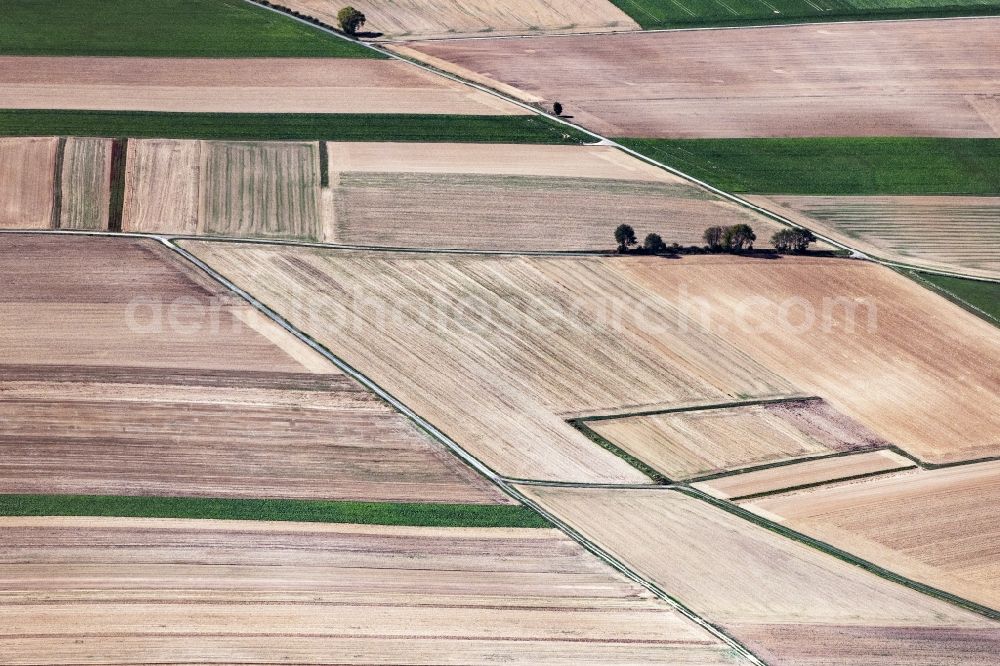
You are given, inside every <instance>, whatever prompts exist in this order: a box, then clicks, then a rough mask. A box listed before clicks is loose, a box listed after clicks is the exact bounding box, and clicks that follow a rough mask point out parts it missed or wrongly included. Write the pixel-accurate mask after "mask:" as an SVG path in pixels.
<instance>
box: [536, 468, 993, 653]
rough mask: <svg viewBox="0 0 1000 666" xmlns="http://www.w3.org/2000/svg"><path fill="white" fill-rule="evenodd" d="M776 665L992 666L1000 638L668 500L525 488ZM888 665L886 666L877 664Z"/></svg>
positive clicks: (722, 516)
mask: <svg viewBox="0 0 1000 666" xmlns="http://www.w3.org/2000/svg"><path fill="white" fill-rule="evenodd" d="M522 490H523V491H525V492H526V493H527V494H528V495H529V496H532V497H534V498H536V499H537V500H539V501H540V502H541V503H542V505H544V506H545V507H546V508H547V509H549V510H551V511H553V512H554V513H555V514H556V515H557V516H559V517H560V518H562V519H564V520H566V521H567V522H568V523H569V524H570V525H572V526H573V527H574V528H576V529H578V530H580V531H581V532H582V533H583V534H584V535H585V536H586V537H588V538H590V539H592V540H594V541H596V542H597V543H599V544H600V545H601V546H603V547H604V548H605V549H607V550H608V551H609V552H611V554H613V555H615V556H616V557H618V558H619V559H621V560H622V561H624V562H625V563H627V564H628V565H630V566H631V567H632V568H633V569H634V570H636V571H638V572H639V573H641V574H643V575H645V576H647V577H649V578H651V579H652V580H654V581H656V583H657V584H659V585H660V586H662V587H663V589H665V590H668V591H669V592H670V594H672V595H673V596H674V597H675V598H677V599H678V600H679V601H680V602H682V603H684V604H685V605H687V606H688V607H689V608H691V609H692V610H694V611H695V612H697V613H699V614H700V615H701V616H702V617H704V618H705V619H706V620H708V621H710V622H714V623H716V624H719V625H721V626H722V627H723V628H724V629H726V630H727V631H729V632H730V633H731V634H732V635H733V636H735V638H736V639H737V640H741V641H743V642H744V644H746V645H747V646H748V647H749V648H750V649H751V650H753V651H755V652H756V653H757V654H763V655H768V656H769V657H771V658H770V659H769V660H768V663H772V662H773V663H782V664H797V663H801V662H799V661H798V660H797V658H798V657H799V656H800V655H801V656H808V657H809V660H807V661H805V663H810V664H813V663H814V664H830V665H831V666H833V665H834V664H851V665H857V666H867V665H868V664H871V663H873V661H872V655H871V654H870V653H869V652H868V650H869V649H871V648H872V645H873V643H874V644H876V649H877V653H878V654H880V655H891V658H892V659H891V661H885V662H875V663H886V664H889V663H891V664H894V665H895V664H904V665H909V664H912V665H914V666H916V665H920V666H929V665H930V664H945V663H948V664H950V663H956V664H958V663H961V664H977V665H981V666H986V665H987V664H991V663H993V662H994V661H995V656H996V654H997V651H998V650H1000V627H998V626H997V625H996V623H994V622H992V621H990V620H987V619H986V618H984V617H981V616H978V615H974V614H972V613H970V612H968V611H964V610H961V609H959V608H958V607H956V606H952V605H950V604H947V603H945V602H943V601H938V600H937V599H934V598H932V597H930V596H926V595H924V594H921V593H919V592H916V591H914V590H910V589H907V588H905V587H903V586H901V585H897V584H895V583H891V582H889V581H887V580H884V579H882V578H879V577H877V576H875V575H874V574H871V573H868V572H867V571H865V570H863V569H861V568H860V567H856V566H853V565H851V564H848V563H846V562H843V561H841V560H838V559H835V558H833V557H831V556H829V555H826V554H824V553H821V552H819V551H818V550H815V549H812V548H810V547H808V546H805V545H803V544H801V543H798V542H796V541H792V540H791V539H787V538H785V537H782V536H780V535H778V534H775V533H773V532H771V531H769V530H767V529H764V528H762V527H759V526H757V525H754V524H753V523H751V522H749V521H746V520H743V519H741V518H738V517H736V516H734V515H732V514H730V513H727V512H725V511H722V510H721V509H717V508H715V507H713V506H711V505H709V504H708V503H707V502H703V501H701V500H697V499H694V498H691V497H687V496H685V495H683V494H681V493H679V492H676V491H672V490H621V489H617V490H612V489H593V488H589V489H581V488H542V487H537V486H536V487H523V488H522ZM877 658H878V659H881V658H882V657H877Z"/></svg>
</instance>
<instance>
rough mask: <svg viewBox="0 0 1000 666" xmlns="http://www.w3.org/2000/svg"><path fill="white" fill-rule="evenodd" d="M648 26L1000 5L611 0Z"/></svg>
mask: <svg viewBox="0 0 1000 666" xmlns="http://www.w3.org/2000/svg"><path fill="white" fill-rule="evenodd" d="M610 1H611V2H613V3H614V4H615V5H617V6H619V7H621V8H622V10H624V11H625V12H627V13H628V14H629V15H630V16H632V17H633V18H635V20H636V21H637V22H638V23H639V24H640V25H642V27H643V28H645V29H647V30H649V29H657V28H676V27H679V26H684V27H687V26H699V25H744V24H757V23H762V24H773V23H786V22H799V21H832V20H849V19H865V18H872V19H873V18H881V17H885V18H901V17H920V16H948V15H956V16H968V15H972V14H978V13H980V12H984V13H991V12H996V11H1000V2H997V1H996V0H725V2H719V1H718V0H714V1H713V0H610Z"/></svg>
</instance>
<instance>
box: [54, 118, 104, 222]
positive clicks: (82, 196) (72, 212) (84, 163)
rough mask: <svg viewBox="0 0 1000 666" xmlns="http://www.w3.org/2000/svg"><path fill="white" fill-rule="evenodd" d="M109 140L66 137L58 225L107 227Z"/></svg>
mask: <svg viewBox="0 0 1000 666" xmlns="http://www.w3.org/2000/svg"><path fill="white" fill-rule="evenodd" d="M111 143H112V141H111V139H90V138H73V137H71V138H68V139H66V147H65V149H64V154H63V171H62V193H61V195H62V196H61V202H62V205H61V210H60V216H59V228H60V229H87V230H92V231H98V230H101V229H107V228H108V208H109V205H110V203H111Z"/></svg>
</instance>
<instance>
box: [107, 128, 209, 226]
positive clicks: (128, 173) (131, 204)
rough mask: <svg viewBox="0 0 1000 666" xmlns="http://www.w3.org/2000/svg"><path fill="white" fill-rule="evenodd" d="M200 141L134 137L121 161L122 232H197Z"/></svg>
mask: <svg viewBox="0 0 1000 666" xmlns="http://www.w3.org/2000/svg"><path fill="white" fill-rule="evenodd" d="M203 143H204V142H202V141H178V140H175V139H132V140H131V141H129V142H128V159H127V160H126V162H125V205H124V209H123V213H122V229H123V230H124V231H142V232H155V231H159V232H165V233H176V234H195V233H197V232H198V231H199V224H198V220H199V219H200V213H199V205H200V204H199V202H200V194H199V191H200V184H201V148H202V144H203Z"/></svg>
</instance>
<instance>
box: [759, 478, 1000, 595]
mask: <svg viewBox="0 0 1000 666" xmlns="http://www.w3.org/2000/svg"><path fill="white" fill-rule="evenodd" d="M998 500H1000V463H996V462H990V463H982V464H978V465H967V466H961V467H953V468H948V469H940V470H934V471H922V470H921V471H914V472H909V473H906V474H894V475H891V476H887V477H879V478H873V479H867V480H865V481H863V482H857V483H852V484H850V485H838V486H832V487H823V488H815V489H809V490H802V491H798V492H795V493H789V494H783V495H778V496H775V497H770V498H761V499H757V500H753V501H752V503H750V504H746V505H744V506H745V508H747V509H749V510H751V511H754V512H755V513H760V514H762V515H766V516H768V517H770V518H772V519H774V520H778V521H780V522H782V523H784V524H786V525H788V526H789V527H791V528H792V529H794V530H797V531H799V532H804V533H806V534H808V535H810V536H813V537H816V538H818V539H821V540H823V541H825V542H827V543H830V544H832V545H834V546H836V547H838V548H841V549H843V550H846V551H848V552H851V553H854V554H855V555H858V556H860V557H863V558H864V559H866V560H869V561H872V562H875V563H876V564H879V565H881V566H883V567H885V568H887V569H890V570H892V571H895V572H896V573H899V574H902V575H904V576H907V577H909V578H913V579H915V580H918V581H920V582H922V583H926V584H928V585H932V586H934V587H937V588H939V589H943V590H945V591H947V592H951V593H952V594H957V595H959V596H961V597H965V598H967V599H971V600H972V601H976V602H979V603H981V604H983V605H985V606H989V607H992V608H998V607H1000V563H998V561H997V556H996V554H997V552H1000V519H998V518H997V515H996V512H995V511H993V510H992V507H994V506H996V503H997V501H998Z"/></svg>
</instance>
